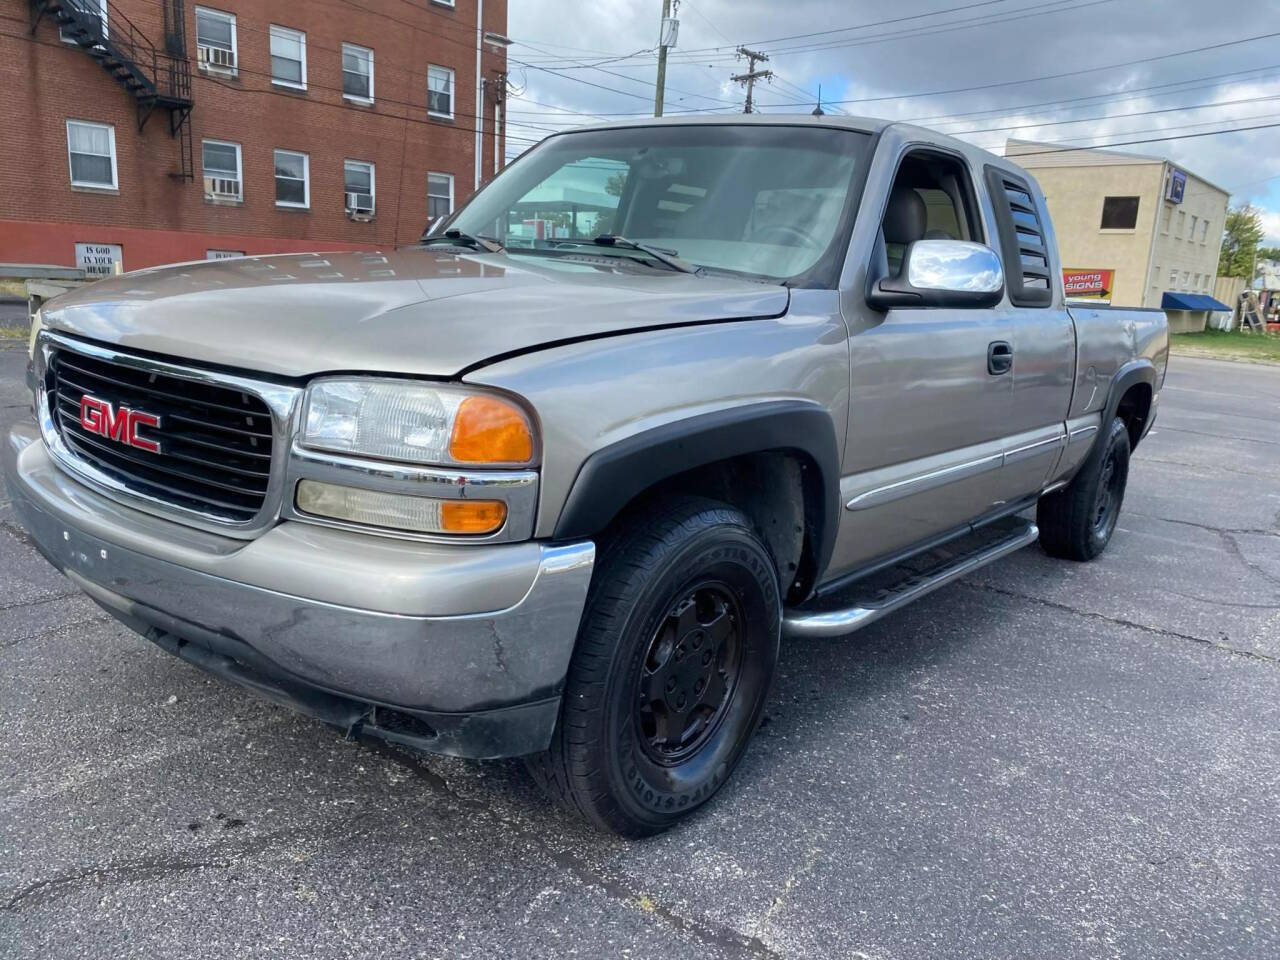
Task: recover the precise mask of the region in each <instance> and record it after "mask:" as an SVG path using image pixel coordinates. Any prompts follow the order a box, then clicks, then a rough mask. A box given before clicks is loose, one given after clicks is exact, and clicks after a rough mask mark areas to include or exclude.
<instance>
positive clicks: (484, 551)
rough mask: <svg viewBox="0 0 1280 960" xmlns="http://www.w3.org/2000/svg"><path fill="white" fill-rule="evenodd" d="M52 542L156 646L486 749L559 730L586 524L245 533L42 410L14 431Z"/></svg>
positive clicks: (283, 527)
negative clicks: (174, 515)
mask: <svg viewBox="0 0 1280 960" xmlns="http://www.w3.org/2000/svg"><path fill="white" fill-rule="evenodd" d="M4 468H5V475H6V479H7V482H8V486H9V489H10V493H11V495H12V497H13V505H14V509H15V511H16V513H17V516H18V519H19V520H20V521H21V523H22V524H23V526H24V527H25V528H26V530H27V532H28V533H29V534H30V536H31V538H32V540H33V542H34V543H35V544H36V546H37V547H38V548H39V550H40V551H41V553H43V554H44V556H45V557H46V558H47V559H48V560H49V561H50V563H52V564H53V565H54V566H56V567H57V568H58V569H59V570H61V571H62V572H63V573H65V574H66V575H67V576H68V577H69V578H70V579H71V580H72V581H73V582H75V583H76V584H77V586H79V587H80V588H81V589H83V590H84V591H85V593H87V594H88V595H89V596H90V597H91V598H92V599H93V600H94V601H96V602H97V603H98V604H99V605H101V606H102V607H103V608H105V609H106V610H107V611H108V612H109V613H111V614H112V615H114V616H116V617H117V618H119V619H120V620H122V621H123V622H125V623H127V624H128V625H129V626H131V627H133V628H134V629H136V630H137V631H138V632H140V633H142V634H143V635H144V636H146V637H147V638H148V639H150V640H152V641H154V642H156V643H157V644H159V645H160V646H161V647H163V648H165V649H167V650H169V651H170V652H171V653H175V654H177V655H178V656H181V657H183V658H184V659H186V660H188V661H190V662H192V663H195V664H196V665H198V666H200V667H202V668H204V669H207V670H211V671H213V672H215V673H218V674H219V675H221V676H224V677H226V678H227V679H230V680H232V681H234V682H237V683H240V684H242V685H244V686H247V687H251V688H253V689H255V690H257V691H258V692H259V693H262V694H264V695H267V696H270V697H272V698H274V699H276V700H279V701H282V702H287V703H289V704H290V705H291V706H293V707H296V708H298V709H301V710H303V711H305V712H307V713H310V714H312V715H314V716H319V717H321V718H322V719H324V720H327V721H329V722H332V723H336V724H339V725H341V726H344V727H346V728H347V729H349V730H353V731H357V730H358V731H361V732H364V733H367V734H373V735H376V736H382V737H384V738H386V739H390V740H396V741H398V742H408V743H413V744H414V745H416V746H419V747H422V748H424V749H427V750H431V751H434V752H438V753H448V754H452V755H455V756H466V757H476V758H487V757H499V756H517V755H520V754H525V753H532V752H535V751H537V750H541V749H543V748H545V747H546V745H547V743H548V742H549V741H550V737H551V733H552V730H553V728H554V726H555V721H556V717H557V715H558V712H559V705H560V694H561V690H562V688H563V683H564V676H565V673H566V671H567V669H568V664H569V657H570V655H571V653H572V651H573V644H574V640H575V638H576V636H577V631H578V623H579V620H580V618H581V616H582V610H583V606H584V604H585V601H586V594H587V588H588V586H589V584H590V580H591V571H592V567H593V565H594V560H595V547H594V545H593V544H592V543H591V542H589V541H587V542H580V543H571V544H561V545H553V544H545V543H537V542H529V543H518V544H492V545H482V544H476V545H465V546H442V545H436V544H423V543H410V542H404V541H399V540H393V539H390V538H385V537H376V536H369V535H365V534H360V533H353V532H350V531H343V530H333V529H327V528H324V527H318V526H313V525H311V524H304V523H296V522H295V523H290V522H285V523H281V524H278V525H277V526H275V527H273V528H272V529H270V530H268V531H267V532H266V533H264V534H262V535H261V536H259V537H258V538H257V539H255V540H251V541H244V540H233V539H231V538H227V537H221V536H218V535H216V534H212V533H207V532H204V531H200V530H196V529H193V528H190V527H187V526H184V525H182V524H178V523H175V522H172V521H169V520H164V519H161V518H158V517H155V516H153V515H151V514H147V513H142V512H140V511H137V510H134V509H132V508H130V507H126V506H123V505H122V504H120V503H117V502H115V501H113V500H110V499H108V498H106V497H104V496H102V495H100V494H98V493H96V492H94V491H92V490H90V489H89V488H88V487H86V486H85V485H83V484H81V483H79V482H78V481H76V480H74V479H72V478H71V477H70V476H68V475H67V474H66V473H65V472H64V471H63V470H61V468H59V467H58V466H57V465H56V464H55V463H54V462H53V461H52V460H51V459H50V457H49V455H48V451H47V450H46V448H45V446H44V443H43V441H42V440H41V439H40V434H39V431H38V429H37V427H36V425H35V424H34V423H23V424H19V425H18V426H16V427H14V428H13V430H12V432H11V433H10V434H9V437H8V442H7V443H6V444H5V449H4Z"/></svg>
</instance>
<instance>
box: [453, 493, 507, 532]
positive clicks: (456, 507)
mask: <svg viewBox="0 0 1280 960" xmlns="http://www.w3.org/2000/svg"><path fill="white" fill-rule="evenodd" d="M506 519H507V505H506V504H505V503H503V502H502V501H501V500H444V501H442V502H441V505H440V526H441V527H443V528H444V532H445V533H493V531H495V530H497V529H498V528H499V527H501V526H502V524H503V522H504V521H506Z"/></svg>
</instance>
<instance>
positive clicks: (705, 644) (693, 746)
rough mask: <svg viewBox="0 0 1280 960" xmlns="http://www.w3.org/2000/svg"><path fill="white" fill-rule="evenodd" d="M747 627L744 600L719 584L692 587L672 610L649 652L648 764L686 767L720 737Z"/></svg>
mask: <svg viewBox="0 0 1280 960" xmlns="http://www.w3.org/2000/svg"><path fill="white" fill-rule="evenodd" d="M745 628H746V623H745V620H744V619H743V616H742V608H741V606H740V604H739V603H738V598H737V596H736V595H735V594H734V592H733V591H732V590H731V589H730V588H729V586H728V585H727V584H724V583H721V582H719V581H711V580H707V581H702V582H700V583H697V584H695V585H693V586H691V587H689V588H687V589H686V590H684V591H682V592H681V594H680V595H679V597H678V598H677V599H676V601H675V602H674V603H673V604H672V605H671V606H670V607H669V608H668V610H667V614H666V616H664V617H663V618H662V621H661V622H660V623H659V624H658V628H657V630H655V631H654V635H653V638H652V639H651V640H650V642H649V647H648V649H647V650H646V651H645V656H644V662H643V663H642V664H641V668H640V676H639V681H638V684H637V686H638V689H637V695H636V699H635V704H636V707H635V717H634V719H635V723H636V726H637V732H638V734H639V741H640V744H641V747H642V748H643V750H644V752H645V754H646V755H647V756H648V757H649V759H651V760H652V761H654V762H655V763H657V764H660V765H663V766H672V765H675V764H679V763H683V762H684V761H685V760H688V759H689V758H690V757H692V756H693V755H694V754H696V753H697V752H698V751H699V750H700V749H702V747H703V746H705V745H706V744H707V742H708V741H709V740H710V739H711V738H712V737H713V736H714V735H715V732H716V730H717V728H718V727H719V726H720V723H721V721H722V720H723V719H724V717H725V714H726V713H728V710H729V705H730V704H731V703H732V702H733V694H734V691H735V690H736V689H737V686H738V681H739V679H740V677H741V674H742V664H743V632H744V630H745Z"/></svg>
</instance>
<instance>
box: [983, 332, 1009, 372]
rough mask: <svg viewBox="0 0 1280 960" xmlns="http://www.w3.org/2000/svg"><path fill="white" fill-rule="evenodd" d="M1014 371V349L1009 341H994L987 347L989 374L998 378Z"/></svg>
mask: <svg viewBox="0 0 1280 960" xmlns="http://www.w3.org/2000/svg"><path fill="white" fill-rule="evenodd" d="M1012 369H1013V347H1012V346H1010V345H1009V341H1008V340H993V341H992V342H991V343H990V344H988V345H987V373H989V374H991V375H992V376H996V377H998V376H999V375H1000V374H1002V373H1008V372H1009V371H1010V370H1012Z"/></svg>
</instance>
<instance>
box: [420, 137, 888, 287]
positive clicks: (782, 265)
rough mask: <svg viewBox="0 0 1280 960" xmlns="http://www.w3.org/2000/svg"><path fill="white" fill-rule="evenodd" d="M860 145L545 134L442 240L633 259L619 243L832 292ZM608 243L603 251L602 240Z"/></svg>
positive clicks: (863, 145)
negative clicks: (457, 237)
mask: <svg viewBox="0 0 1280 960" xmlns="http://www.w3.org/2000/svg"><path fill="white" fill-rule="evenodd" d="M869 139H870V137H869V135H868V134H865V133H859V132H856V131H852V130H835V129H826V128H822V127H808V126H760V125H745V124H744V125H737V126H735V125H720V124H707V125H688V126H659V127H629V128H622V129H616V130H597V131H588V132H584V133H569V134H562V135H560V136H556V137H552V138H551V139H549V140H547V141H546V142H544V143H543V144H542V145H541V146H539V147H537V148H535V149H534V150H533V151H532V152H531V153H529V154H528V155H527V156H526V157H523V158H521V160H520V161H519V162H518V163H516V164H514V165H512V166H511V167H509V168H508V169H507V170H506V171H505V172H504V173H503V174H502V175H501V176H499V177H498V178H497V179H496V180H494V181H493V183H491V184H490V185H489V186H488V187H486V188H485V189H484V190H482V191H481V192H480V193H479V194H477V195H476V197H475V198H474V199H473V200H472V201H471V202H470V203H469V204H467V206H466V207H464V208H463V209H462V210H460V211H459V212H458V213H457V214H456V215H455V216H454V217H453V218H451V219H450V220H449V221H447V222H446V223H442V224H438V225H437V226H436V228H435V230H433V231H432V233H433V234H439V233H440V232H441V231H442V230H444V229H446V228H447V229H449V230H461V231H462V232H463V233H467V234H473V235H476V236H483V237H487V238H492V239H495V240H498V241H500V242H501V243H502V244H503V245H505V246H506V247H507V250H508V252H509V253H510V254H512V255H515V256H519V255H521V254H526V255H531V256H540V255H542V256H554V255H559V254H560V253H573V254H576V255H579V256H580V255H582V254H583V253H584V252H586V253H589V254H590V255H592V256H608V257H628V258H634V259H642V260H646V261H651V262H653V263H654V265H660V264H658V263H657V261H656V259H655V258H653V257H652V255H651V254H646V253H645V252H644V251H638V250H636V249H634V248H633V247H630V246H627V245H624V244H615V245H610V246H604V245H594V244H593V241H594V239H595V238H596V237H625V238H626V239H627V240H629V241H634V242H635V243H637V244H642V245H645V246H650V247H655V248H657V249H659V250H660V251H662V252H663V253H666V254H670V255H673V256H678V257H679V258H680V259H682V260H684V261H686V262H687V263H690V264H693V265H694V266H697V267H702V268H710V269H712V270H723V271H731V272H734V273H742V274H747V275H751V276H755V277H761V278H766V279H769V280H779V281H781V280H790V281H800V282H803V281H805V280H810V281H812V280H814V278H815V277H817V276H819V275H822V276H823V281H822V282H823V283H824V284H826V285H829V284H830V283H831V281H832V279H833V278H834V276H835V275H836V272H837V271H836V269H835V262H836V261H837V260H838V259H839V258H840V257H841V256H842V255H843V251H844V243H843V240H844V239H845V238H846V237H847V235H848V229H849V224H848V223H847V222H846V221H847V219H848V218H849V216H850V213H849V211H850V210H851V208H852V202H851V201H852V199H853V198H852V197H851V192H852V190H853V184H854V174H855V172H859V171H860V170H861V168H862V163H863V159H864V155H865V153H866V149H867V143H868V141H869ZM606 243H607V241H606Z"/></svg>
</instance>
